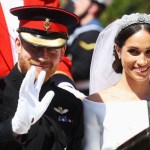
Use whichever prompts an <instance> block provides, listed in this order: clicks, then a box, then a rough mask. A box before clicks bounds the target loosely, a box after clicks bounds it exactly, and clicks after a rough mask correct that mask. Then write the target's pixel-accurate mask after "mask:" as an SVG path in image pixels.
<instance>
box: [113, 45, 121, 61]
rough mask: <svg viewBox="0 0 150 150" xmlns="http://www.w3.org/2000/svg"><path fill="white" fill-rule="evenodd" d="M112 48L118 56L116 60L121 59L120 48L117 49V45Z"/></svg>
mask: <svg viewBox="0 0 150 150" xmlns="http://www.w3.org/2000/svg"><path fill="white" fill-rule="evenodd" d="M114 48H115V51H116V53H117V55H118V58H119V59H121V50H120V48H119V47H118V45H117V44H115V45H114Z"/></svg>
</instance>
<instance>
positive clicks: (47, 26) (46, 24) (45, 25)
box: [44, 18, 50, 30]
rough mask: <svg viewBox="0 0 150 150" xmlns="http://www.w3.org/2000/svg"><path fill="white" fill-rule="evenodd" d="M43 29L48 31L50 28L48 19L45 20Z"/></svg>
mask: <svg viewBox="0 0 150 150" xmlns="http://www.w3.org/2000/svg"><path fill="white" fill-rule="evenodd" d="M44 28H45V29H46V30H48V29H49V28H50V20H49V19H48V18H46V19H45V22H44Z"/></svg>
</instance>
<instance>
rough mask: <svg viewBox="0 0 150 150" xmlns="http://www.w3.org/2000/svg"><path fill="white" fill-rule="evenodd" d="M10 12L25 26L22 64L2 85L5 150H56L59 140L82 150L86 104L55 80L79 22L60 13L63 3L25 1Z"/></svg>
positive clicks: (19, 46) (0, 130)
mask: <svg viewBox="0 0 150 150" xmlns="http://www.w3.org/2000/svg"><path fill="white" fill-rule="evenodd" d="M35 4H36V5H35ZM10 11H11V13H12V14H13V15H15V16H18V19H19V20H20V24H19V28H18V33H19V37H17V38H16V40H15V45H16V51H17V53H18V63H17V64H16V65H15V67H14V68H13V69H12V71H11V72H10V73H9V74H8V76H6V77H5V78H2V79H1V80H0V102H1V105H0V107H1V109H0V110H1V113H0V114H1V115H0V149H2V150H3V149H4V150H9V149H10V150H21V149H24V150H25V149H27V150H30V149H36V150H47V149H54V147H53V146H54V142H55V140H57V142H58V143H61V145H62V147H63V148H64V149H65V148H66V149H68V150H76V149H78V150H80V149H81V140H82V137H83V116H82V111H83V108H82V102H81V100H79V99H78V98H76V97H75V96H74V95H73V94H71V93H70V92H68V91H66V90H63V89H62V88H59V87H57V86H56V85H55V84H54V82H52V80H51V78H50V77H52V76H53V74H54V73H55V72H56V69H58V63H59V62H60V61H61V59H62V57H63V56H64V53H65V48H66V47H65V44H66V42H67V39H68V36H67V33H68V32H67V27H68V26H70V25H74V24H77V23H78V22H79V20H78V17H77V16H75V15H74V14H72V13H70V12H67V11H65V10H62V9H60V8H59V1H58V0H55V1H54V0H49V1H42V0H33V1H32V0H26V1H24V6H22V7H17V8H13V9H11V10H10ZM66 20H67V21H66ZM59 145H60V144H59ZM52 147H53V148H52ZM56 147H57V145H56ZM55 149H58V150H59V149H61V148H55Z"/></svg>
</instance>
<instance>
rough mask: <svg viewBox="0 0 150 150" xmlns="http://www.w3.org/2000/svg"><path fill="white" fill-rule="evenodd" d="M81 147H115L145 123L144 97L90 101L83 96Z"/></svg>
mask: <svg viewBox="0 0 150 150" xmlns="http://www.w3.org/2000/svg"><path fill="white" fill-rule="evenodd" d="M83 106H84V129H85V136H84V140H83V145H84V150H115V149H116V148H117V147H118V146H119V145H121V144H122V143H124V142H125V141H127V140H128V139H130V138H131V137H133V136H134V135H136V134H138V133H139V132H141V131H142V130H144V129H145V128H147V127H149V119H148V107H147V101H145V100H141V101H127V102H106V103H101V102H93V101H90V100H86V99H85V100H83Z"/></svg>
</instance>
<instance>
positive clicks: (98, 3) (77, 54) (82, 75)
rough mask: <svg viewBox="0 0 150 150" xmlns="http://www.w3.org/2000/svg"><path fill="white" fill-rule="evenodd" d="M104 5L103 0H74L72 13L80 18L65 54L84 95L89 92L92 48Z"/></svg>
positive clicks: (78, 86)
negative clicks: (70, 62) (69, 59)
mask: <svg viewBox="0 0 150 150" xmlns="http://www.w3.org/2000/svg"><path fill="white" fill-rule="evenodd" d="M106 5H107V4H106V2H105V0H76V1H75V2H74V13H75V14H76V15H77V16H79V18H80V26H79V27H77V28H76V29H75V30H74V32H73V33H72V34H71V35H70V37H69V40H68V42H67V45H68V47H67V56H68V57H70V58H71V60H72V76H73V79H74V80H75V82H76V86H77V88H78V89H79V90H80V91H82V92H83V93H84V94H85V95H88V94H89V93H88V92H89V74H90V64H91V59H92V54H93V49H94V46H95V42H96V39H97V37H98V35H99V33H100V31H101V30H102V29H103V27H102V25H101V23H100V21H99V19H98V18H99V17H100V16H101V15H102V13H103V12H104V10H105V8H106ZM83 6H84V7H83Z"/></svg>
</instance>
